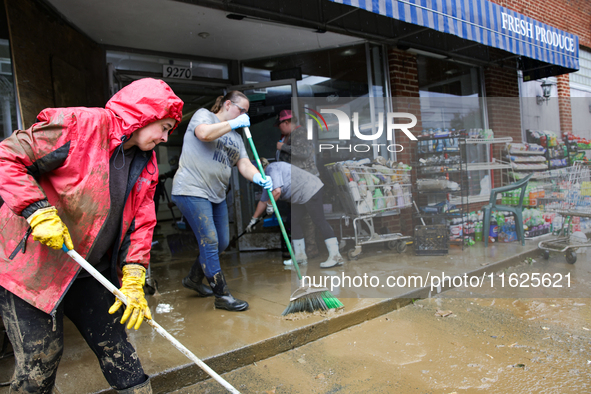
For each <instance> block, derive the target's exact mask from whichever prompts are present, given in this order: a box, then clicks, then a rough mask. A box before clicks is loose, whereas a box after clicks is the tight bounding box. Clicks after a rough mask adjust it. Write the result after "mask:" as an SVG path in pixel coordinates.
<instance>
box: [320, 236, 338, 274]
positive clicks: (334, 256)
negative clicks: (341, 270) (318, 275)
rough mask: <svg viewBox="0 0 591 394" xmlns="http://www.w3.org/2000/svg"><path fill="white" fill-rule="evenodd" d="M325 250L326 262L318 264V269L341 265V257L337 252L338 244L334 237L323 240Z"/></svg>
mask: <svg viewBox="0 0 591 394" xmlns="http://www.w3.org/2000/svg"><path fill="white" fill-rule="evenodd" d="M324 243H325V244H326V249H328V260H326V261H325V262H323V263H320V268H330V267H335V266H337V265H343V257H342V256H341V253H340V252H339V242H338V241H337V239H336V237H334V238H329V239H325V240H324Z"/></svg>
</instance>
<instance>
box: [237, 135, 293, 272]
mask: <svg viewBox="0 0 591 394" xmlns="http://www.w3.org/2000/svg"><path fill="white" fill-rule="evenodd" d="M244 134H245V135H246V139H248V144H249V145H250V149H251V150H252V154H253V155H254V159H255V160H256V162H257V167H258V168H259V171H260V172H261V176H262V177H263V179H265V178H266V177H265V171H264V170H263V166H262V165H261V160H260V159H259V154H258V153H257V149H256V148H255V147H254V142H252V135H251V134H250V129H249V128H248V127H244ZM267 193H268V194H269V200H270V201H271V204H273V210H274V211H275V216H277V221H278V222H279V228H280V229H281V234H282V235H283V239H285V243H286V244H287V250H289V256H290V257H291V262H292V264H293V265H294V267H295V268H296V272H297V274H298V279H299V280H302V274H301V272H300V267H299V266H298V262H297V261H296V259H295V256H294V254H293V249H292V248H291V243H290V242H289V237H288V236H287V231H285V227H284V226H283V220H281V215H280V214H279V210H278V209H277V204H276V203H275V198H274V197H273V193H272V192H271V190H267Z"/></svg>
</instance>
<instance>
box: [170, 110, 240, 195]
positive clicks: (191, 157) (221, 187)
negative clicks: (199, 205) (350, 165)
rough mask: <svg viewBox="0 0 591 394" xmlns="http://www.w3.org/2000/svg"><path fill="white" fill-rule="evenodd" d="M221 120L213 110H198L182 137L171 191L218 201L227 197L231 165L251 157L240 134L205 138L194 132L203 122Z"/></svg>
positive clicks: (175, 193) (231, 132) (231, 133)
mask: <svg viewBox="0 0 591 394" xmlns="http://www.w3.org/2000/svg"><path fill="white" fill-rule="evenodd" d="M214 123H220V120H219V119H218V117H217V116H216V115H215V114H214V113H213V112H211V111H208V110H207V109H205V108H201V109H200V110H199V111H197V112H195V114H194V115H193V117H192V118H191V121H190V122H189V126H188V127H187V132H186V133H185V137H184V139H183V150H182V152H181V158H180V161H179V169H178V171H177V172H176V174H175V176H174V179H173V181H172V194H174V195H177V196H194V197H201V198H207V199H208V200H209V201H211V202H212V203H215V204H219V203H220V202H222V201H224V200H225V199H226V191H227V190H228V184H229V183H230V176H231V175H232V167H233V166H235V165H236V163H237V162H238V160H240V159H242V158H248V154H247V153H246V149H245V148H244V142H243V141H242V137H241V136H240V134H238V133H237V132H235V131H234V130H232V131H230V132H229V133H227V134H225V135H223V136H221V137H220V138H218V139H216V140H214V141H211V142H204V141H201V140H199V138H197V137H196V136H195V128H196V127H197V126H199V125H200V124H214Z"/></svg>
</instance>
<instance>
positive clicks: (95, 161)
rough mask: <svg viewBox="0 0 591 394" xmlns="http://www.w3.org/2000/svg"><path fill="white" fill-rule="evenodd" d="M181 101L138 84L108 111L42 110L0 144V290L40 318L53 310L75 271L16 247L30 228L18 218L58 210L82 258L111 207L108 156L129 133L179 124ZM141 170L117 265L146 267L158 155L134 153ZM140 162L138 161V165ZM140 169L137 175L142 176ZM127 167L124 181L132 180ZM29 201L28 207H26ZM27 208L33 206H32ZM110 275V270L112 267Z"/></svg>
mask: <svg viewBox="0 0 591 394" xmlns="http://www.w3.org/2000/svg"><path fill="white" fill-rule="evenodd" d="M182 108H183V102H182V101H181V100H180V99H179V98H178V97H177V96H176V95H175V94H174V93H173V91H172V90H171V89H170V87H169V86H168V85H167V84H166V83H164V82H163V81H159V80H155V79H141V80H138V81H135V82H134V83H132V84H130V85H128V86H127V87H125V88H123V89H122V90H120V91H119V92H118V93H117V94H115V95H114V96H113V97H112V98H111V100H109V102H108V103H107V105H106V108H105V109H103V108H83V107H76V108H48V109H45V110H43V111H42V112H41V113H40V114H39V116H38V118H37V120H38V122H37V123H35V124H34V125H33V126H32V127H31V128H29V129H28V130H17V131H15V132H14V133H13V134H12V135H11V136H10V137H9V138H7V139H5V140H4V141H2V142H1V143H0V197H1V198H2V199H3V200H4V205H2V208H1V209H0V286H2V287H4V288H5V289H7V290H9V291H10V292H12V293H13V294H15V295H17V296H19V297H20V298H22V299H23V300H25V301H27V302H29V303H30V304H31V305H33V306H35V307H36V308H38V309H41V310H42V311H44V312H46V313H52V312H53V311H54V310H55V308H56V307H57V305H58V303H59V301H60V300H61V298H62V297H63V296H64V294H65V293H66V291H67V289H68V287H69V286H70V284H71V283H72V281H73V280H74V278H75V277H76V274H77V272H78V269H79V266H78V264H77V263H76V262H75V261H73V260H72V259H71V258H70V257H69V256H68V255H67V254H66V253H64V252H63V251H62V250H54V249H51V248H49V247H47V246H45V245H42V244H41V243H39V242H36V241H33V237H29V239H28V241H27V242H26V251H25V253H22V251H19V252H18V253H17V254H16V256H15V257H14V259H13V260H10V259H9V256H10V254H11V253H12V252H13V251H14V250H15V248H16V247H17V245H18V244H19V242H20V241H21V240H22V239H23V236H24V235H25V233H26V232H27V230H28V229H29V225H28V223H27V221H26V220H25V218H24V217H23V216H22V213H23V210H25V208H28V207H29V209H27V210H26V211H27V213H28V214H30V213H31V212H29V211H30V210H31V207H33V208H35V207H36V206H37V205H38V204H40V203H41V205H43V200H47V201H48V203H49V205H53V206H55V207H56V208H57V210H58V215H59V216H60V218H61V219H62V220H63V221H64V223H65V224H66V226H67V227H68V229H69V231H70V235H71V236H72V241H73V242H74V248H75V250H76V251H77V252H78V253H80V254H81V255H82V256H83V257H86V256H87V255H88V254H89V251H90V250H91V248H92V245H93V243H94V241H95V239H96V237H97V235H98V233H99V231H100V229H101V227H102V225H103V223H104V221H105V219H106V218H107V215H108V214H109V209H110V197H109V159H110V157H111V156H112V155H113V154H114V153H115V149H117V148H118V147H119V145H121V144H122V143H123V141H125V140H127V139H129V138H130V136H131V134H132V133H133V132H134V131H135V130H137V129H139V128H141V127H143V126H146V125H147V124H149V123H152V122H154V121H156V120H160V119H164V118H172V119H175V120H176V121H177V123H176V124H177V125H178V123H179V122H180V121H181V116H182ZM137 160H140V163H141V165H142V167H140V168H139V169H138V172H139V177H138V174H137V173H136V175H135V177H136V181H135V184H133V187H132V188H131V191H130V194H129V195H127V199H126V202H125V207H124V209H123V227H122V231H121V233H120V236H119V239H118V241H119V248H118V250H117V251H114V252H113V253H117V254H118V264H119V265H124V264H128V263H136V264H142V265H144V266H145V267H147V266H148V264H149V260H150V248H151V244H152V233H153V229H154V226H155V225H156V216H155V212H154V200H153V196H154V190H155V188H156V184H157V183H158V168H157V166H156V155H155V153H154V152H153V151H151V152H142V151H139V150H138V152H137V153H136V159H134V163H135V162H136V161H137ZM142 160H143V161H142ZM140 171H141V172H140ZM132 172H133V171H132V170H130V180H131V179H132V178H133V175H132ZM31 204H33V205H31ZM30 206H31V207H30ZM112 271H113V272H115V268H114V267H113V269H112Z"/></svg>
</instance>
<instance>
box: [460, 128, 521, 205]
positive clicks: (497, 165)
mask: <svg viewBox="0 0 591 394" xmlns="http://www.w3.org/2000/svg"><path fill="white" fill-rule="evenodd" d="M511 142H513V138H511V137H497V138H491V139H482V138H467V139H465V140H464V141H462V145H464V146H465V147H466V149H470V147H471V146H476V145H488V146H489V147H488V154H489V161H488V162H480V163H468V162H467V160H465V164H464V166H465V167H463V168H462V171H465V172H466V173H469V172H470V171H491V177H490V179H491V186H492V183H493V182H494V177H493V176H492V171H494V170H510V169H511V164H510V163H509V162H508V161H504V160H501V158H502V156H503V153H502V150H503V149H504V146H505V145H506V144H509V143H511ZM494 144H497V146H498V147H499V149H498V151H497V155H495V154H494V151H493V145H494ZM466 154H467V152H466ZM495 156H496V157H495ZM489 199H490V195H489V194H486V195H476V196H471V195H470V193H466V194H465V197H459V196H457V197H455V198H452V200H451V201H452V203H454V204H456V205H457V204H462V205H468V204H470V203H476V202H484V201H488V200H489Z"/></svg>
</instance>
